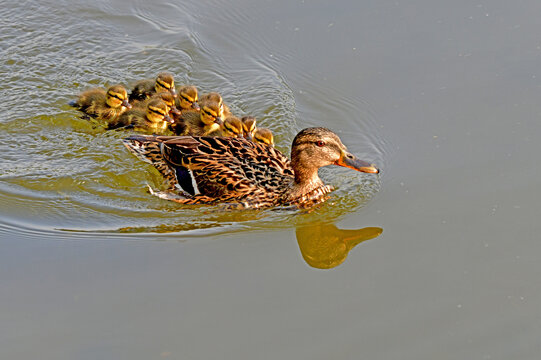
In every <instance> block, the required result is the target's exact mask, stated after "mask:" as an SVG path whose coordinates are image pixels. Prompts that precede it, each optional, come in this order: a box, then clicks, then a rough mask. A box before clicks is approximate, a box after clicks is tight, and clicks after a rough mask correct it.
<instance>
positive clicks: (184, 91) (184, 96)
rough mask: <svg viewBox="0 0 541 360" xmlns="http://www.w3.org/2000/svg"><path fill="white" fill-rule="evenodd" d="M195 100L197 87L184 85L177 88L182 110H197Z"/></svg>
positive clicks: (197, 106)
mask: <svg viewBox="0 0 541 360" xmlns="http://www.w3.org/2000/svg"><path fill="white" fill-rule="evenodd" d="M197 100H198V97H197V88H196V87H195V86H191V85H185V86H182V87H180V88H179V89H178V102H179V104H180V108H181V109H182V110H188V109H192V110H199V109H200V108H199V104H198V103H197Z"/></svg>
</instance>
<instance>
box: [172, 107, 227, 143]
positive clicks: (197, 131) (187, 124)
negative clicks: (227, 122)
mask: <svg viewBox="0 0 541 360" xmlns="http://www.w3.org/2000/svg"><path fill="white" fill-rule="evenodd" d="M199 106H200V107H201V110H200V111H186V112H184V113H182V114H181V115H180V118H179V119H178V120H175V122H174V123H173V124H172V125H171V130H172V131H173V132H174V133H175V134H176V135H192V136H205V135H209V134H211V133H214V132H216V131H219V130H220V128H221V125H222V124H223V120H222V119H223V117H224V116H223V111H222V108H221V107H220V104H219V103H217V102H216V101H212V100H201V101H199Z"/></svg>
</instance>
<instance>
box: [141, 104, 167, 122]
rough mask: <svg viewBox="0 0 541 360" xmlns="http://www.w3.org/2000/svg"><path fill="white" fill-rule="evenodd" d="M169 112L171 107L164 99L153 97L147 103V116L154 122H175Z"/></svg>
mask: <svg viewBox="0 0 541 360" xmlns="http://www.w3.org/2000/svg"><path fill="white" fill-rule="evenodd" d="M168 113H169V107H168V106H167V104H166V103H165V102H164V101H163V100H162V99H153V100H151V101H150V102H149V103H148V105H147V111H146V117H147V119H148V120H149V121H150V122H152V123H160V122H162V121H167V122H173V119H171V117H169V115H168Z"/></svg>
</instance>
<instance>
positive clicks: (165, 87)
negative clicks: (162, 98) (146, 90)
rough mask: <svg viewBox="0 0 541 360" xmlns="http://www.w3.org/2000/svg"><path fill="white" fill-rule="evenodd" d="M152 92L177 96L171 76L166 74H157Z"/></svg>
mask: <svg viewBox="0 0 541 360" xmlns="http://www.w3.org/2000/svg"><path fill="white" fill-rule="evenodd" d="M154 90H156V92H157V93H160V92H162V91H169V92H170V93H171V94H172V95H173V96H177V91H176V90H175V79H174V77H173V74H171V73H168V72H161V73H159V74H158V76H157V77H156V85H155V86H154Z"/></svg>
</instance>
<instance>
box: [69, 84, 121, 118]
mask: <svg viewBox="0 0 541 360" xmlns="http://www.w3.org/2000/svg"><path fill="white" fill-rule="evenodd" d="M127 99H128V94H127V92H126V89H125V88H124V86H122V85H113V86H111V87H109V88H108V89H107V90H105V89H103V88H93V89H89V90H86V91H83V92H82V93H81V94H79V96H78V97H77V100H75V101H74V102H72V103H71V104H72V105H73V106H75V107H77V108H78V109H79V110H81V111H82V112H84V113H85V114H87V115H89V116H92V117H95V118H97V119H100V120H106V121H113V120H115V119H117V118H118V117H119V116H120V115H121V114H122V113H123V112H125V111H126V110H127V109H128V108H130V107H131V106H130V104H129V103H128V100H127Z"/></svg>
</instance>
